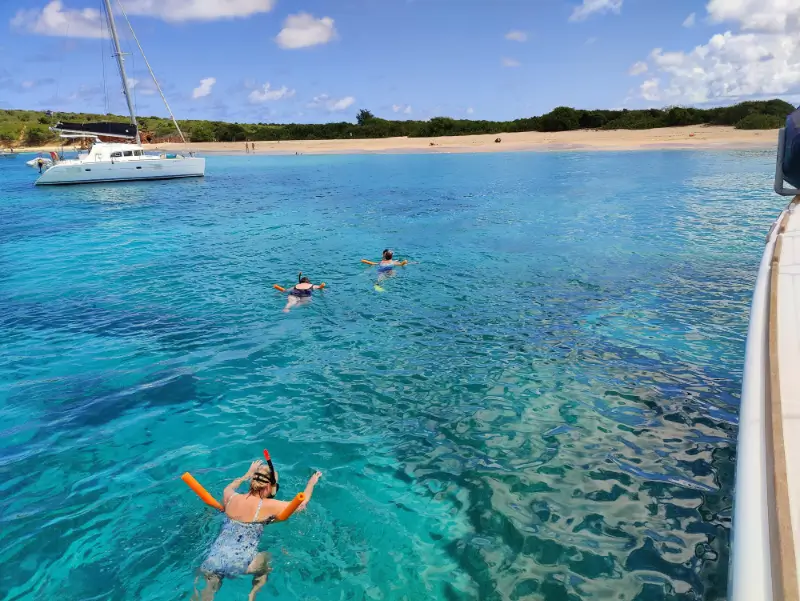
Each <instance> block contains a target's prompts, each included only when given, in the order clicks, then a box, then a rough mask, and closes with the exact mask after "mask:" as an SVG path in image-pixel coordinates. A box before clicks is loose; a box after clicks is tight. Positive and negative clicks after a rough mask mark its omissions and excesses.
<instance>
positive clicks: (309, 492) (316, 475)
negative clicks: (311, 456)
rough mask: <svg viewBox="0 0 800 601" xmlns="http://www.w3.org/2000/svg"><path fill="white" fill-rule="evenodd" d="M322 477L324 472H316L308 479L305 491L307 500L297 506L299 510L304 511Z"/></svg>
mask: <svg viewBox="0 0 800 601" xmlns="http://www.w3.org/2000/svg"><path fill="white" fill-rule="evenodd" d="M321 477H322V472H314V475H313V476H311V477H310V478H309V479H308V484H306V489H305V490H304V491H303V494H304V495H305V497H306V498H305V500H304V501H303V502H302V503H300V507H298V508H297V510H298V511H302V510H303V509H305V508H306V505H308V502H309V501H310V500H311V495H312V494H313V492H314V487H315V486H316V485H317V482H319V479H320V478H321Z"/></svg>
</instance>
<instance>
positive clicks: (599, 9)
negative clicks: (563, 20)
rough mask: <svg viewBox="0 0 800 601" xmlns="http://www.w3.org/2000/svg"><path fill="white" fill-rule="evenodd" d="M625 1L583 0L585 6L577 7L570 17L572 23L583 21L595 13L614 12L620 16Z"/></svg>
mask: <svg viewBox="0 0 800 601" xmlns="http://www.w3.org/2000/svg"><path fill="white" fill-rule="evenodd" d="M622 1H623V0H583V4H581V5H580V6H576V7H575V8H574V10H573V11H572V14H571V15H570V17H569V20H570V21H583V20H584V19H586V18H587V17H588V16H589V15H592V14H594V13H607V12H612V13H616V14H619V12H620V10H622Z"/></svg>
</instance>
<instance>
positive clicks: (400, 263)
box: [394, 259, 408, 267]
mask: <svg viewBox="0 0 800 601" xmlns="http://www.w3.org/2000/svg"><path fill="white" fill-rule="evenodd" d="M407 264H408V260H407V259H404V260H403V261H395V262H394V265H397V266H398V267H403V266H404V265H407Z"/></svg>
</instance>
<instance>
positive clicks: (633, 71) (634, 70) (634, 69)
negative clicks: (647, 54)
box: [628, 61, 647, 75]
mask: <svg viewBox="0 0 800 601" xmlns="http://www.w3.org/2000/svg"><path fill="white" fill-rule="evenodd" d="M642 73H647V63H646V62H644V61H639V62H638V63H633V65H631V68H630V69H628V75H641V74H642Z"/></svg>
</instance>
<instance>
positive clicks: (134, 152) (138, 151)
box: [133, 150, 142, 157]
mask: <svg viewBox="0 0 800 601" xmlns="http://www.w3.org/2000/svg"><path fill="white" fill-rule="evenodd" d="M133 156H135V157H140V156H142V151H141V150H134V151H133Z"/></svg>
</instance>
